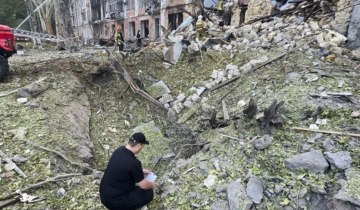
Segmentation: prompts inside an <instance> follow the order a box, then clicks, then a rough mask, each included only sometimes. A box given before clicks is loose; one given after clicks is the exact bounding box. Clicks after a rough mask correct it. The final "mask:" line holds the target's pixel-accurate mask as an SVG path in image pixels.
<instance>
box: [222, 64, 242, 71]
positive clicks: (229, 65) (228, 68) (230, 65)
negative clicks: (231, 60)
mask: <svg viewBox="0 0 360 210" xmlns="http://www.w3.org/2000/svg"><path fill="white" fill-rule="evenodd" d="M225 69H226V70H236V69H239V67H238V66H236V65H232V64H228V65H226V68H225Z"/></svg>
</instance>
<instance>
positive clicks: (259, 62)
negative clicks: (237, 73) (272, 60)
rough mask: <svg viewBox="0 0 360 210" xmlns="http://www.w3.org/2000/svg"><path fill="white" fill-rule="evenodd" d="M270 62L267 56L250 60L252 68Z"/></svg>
mask: <svg viewBox="0 0 360 210" xmlns="http://www.w3.org/2000/svg"><path fill="white" fill-rule="evenodd" d="M268 60H269V58H268V57H267V56H262V57H260V58H258V59H256V60H250V63H251V65H252V66H257V65H259V64H262V63H265V62H266V61H268Z"/></svg>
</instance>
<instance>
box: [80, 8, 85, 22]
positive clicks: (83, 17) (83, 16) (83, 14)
mask: <svg viewBox="0 0 360 210" xmlns="http://www.w3.org/2000/svg"><path fill="white" fill-rule="evenodd" d="M81 17H82V20H83V22H85V21H86V14H85V10H83V11H81Z"/></svg>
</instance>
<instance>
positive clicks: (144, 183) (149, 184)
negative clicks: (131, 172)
mask: <svg viewBox="0 0 360 210" xmlns="http://www.w3.org/2000/svg"><path fill="white" fill-rule="evenodd" d="M138 185H139V187H140V188H141V189H143V190H149V189H154V188H155V183H154V182H150V181H148V180H146V179H143V180H142V181H141V182H139V183H138Z"/></svg>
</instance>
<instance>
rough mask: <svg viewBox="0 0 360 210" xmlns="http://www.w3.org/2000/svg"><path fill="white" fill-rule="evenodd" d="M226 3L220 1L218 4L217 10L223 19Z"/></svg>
mask: <svg viewBox="0 0 360 210" xmlns="http://www.w3.org/2000/svg"><path fill="white" fill-rule="evenodd" d="M223 7H224V1H223V0H219V1H218V3H217V10H218V16H219V17H221V16H222V15H223V10H224V8H223Z"/></svg>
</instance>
